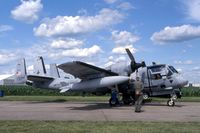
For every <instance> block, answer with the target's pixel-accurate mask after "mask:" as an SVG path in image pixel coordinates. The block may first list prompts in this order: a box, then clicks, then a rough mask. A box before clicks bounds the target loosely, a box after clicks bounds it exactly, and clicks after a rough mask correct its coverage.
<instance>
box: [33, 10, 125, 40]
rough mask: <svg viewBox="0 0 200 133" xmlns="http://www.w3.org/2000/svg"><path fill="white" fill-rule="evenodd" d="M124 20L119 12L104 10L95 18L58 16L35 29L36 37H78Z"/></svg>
mask: <svg viewBox="0 0 200 133" xmlns="http://www.w3.org/2000/svg"><path fill="white" fill-rule="evenodd" d="M122 19H123V15H122V14H121V13H120V12H118V11H117V10H111V9H102V10H101V11H100V12H99V13H98V14H97V15H95V16H57V17H55V18H52V19H46V21H45V22H43V23H42V24H40V25H39V27H37V28H34V32H35V35H36V36H47V37H50V36H58V35H77V34H83V33H88V32H92V31H96V30H99V29H102V28H105V27H107V26H110V25H113V24H116V23H118V22H120V21H121V20H122Z"/></svg>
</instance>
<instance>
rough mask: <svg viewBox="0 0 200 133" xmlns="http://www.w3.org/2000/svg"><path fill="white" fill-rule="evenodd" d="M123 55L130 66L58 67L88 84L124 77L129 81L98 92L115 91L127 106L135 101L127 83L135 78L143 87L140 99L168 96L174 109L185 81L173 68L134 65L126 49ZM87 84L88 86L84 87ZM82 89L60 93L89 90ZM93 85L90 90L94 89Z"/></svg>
mask: <svg viewBox="0 0 200 133" xmlns="http://www.w3.org/2000/svg"><path fill="white" fill-rule="evenodd" d="M126 52H127V54H128V56H129V58H130V60H131V62H130V63H128V64H127V63H122V62H118V63H116V64H113V65H111V66H109V67H107V68H105V69H103V68H99V67H97V66H93V65H89V64H87V63H84V62H80V61H73V62H67V63H64V64H61V65H59V66H58V67H59V68H60V69H62V70H63V71H64V72H66V73H70V74H72V75H74V76H75V77H77V78H80V79H81V80H82V81H85V82H87V81H92V80H94V79H97V78H103V77H105V76H119V75H121V76H127V77H129V78H130V80H129V82H127V81H126V82H122V83H120V84H117V85H115V86H112V88H111V87H108V86H107V87H102V88H101V90H102V91H101V93H102V94H105V93H107V92H111V91H116V92H119V93H122V101H123V103H124V104H130V103H131V102H133V101H134V99H135V91H134V86H133V85H132V84H130V82H131V81H134V80H135V79H136V77H137V76H139V77H140V78H141V80H142V82H143V84H144V98H145V99H146V98H148V97H153V96H157V97H169V98H170V99H169V100H168V101H167V104H168V105H169V106H174V104H175V99H176V98H177V97H178V98H180V97H181V88H182V87H184V86H185V85H186V84H187V83H188V81H187V80H184V79H183V78H182V76H181V75H180V74H179V73H178V71H177V70H176V69H175V68H174V67H173V66H168V65H165V64H162V65H161V64H159V65H156V64H153V65H152V66H146V64H145V62H144V61H143V62H141V63H136V62H135V59H134V56H133V55H132V53H131V52H130V51H129V49H126ZM91 83H92V82H91ZM85 85H88V84H84V86H85ZM84 86H76V85H71V86H64V87H62V88H63V89H62V92H64V91H68V90H79V91H85V92H87V91H88V90H89V89H88V88H87V87H84ZM94 88H95V85H94V86H93V88H91V89H92V90H94ZM113 99H115V98H113V97H112V95H111V98H110V100H109V103H110V105H116V104H117V103H118V100H113Z"/></svg>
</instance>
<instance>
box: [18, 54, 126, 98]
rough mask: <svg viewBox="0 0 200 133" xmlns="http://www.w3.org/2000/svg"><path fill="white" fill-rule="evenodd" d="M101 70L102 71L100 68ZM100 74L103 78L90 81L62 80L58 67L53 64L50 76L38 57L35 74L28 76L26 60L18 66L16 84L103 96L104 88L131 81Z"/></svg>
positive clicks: (106, 72)
mask: <svg viewBox="0 0 200 133" xmlns="http://www.w3.org/2000/svg"><path fill="white" fill-rule="evenodd" d="M99 70H101V69H100V68H99ZM96 72H98V71H96ZM99 74H100V75H103V77H95V78H90V80H81V81H80V80H77V79H70V78H61V77H60V75H59V72H58V68H57V66H56V65H55V64H51V65H50V75H47V72H46V68H45V65H44V61H43V58H42V57H38V58H37V60H36V62H35V64H34V74H27V72H26V63H25V59H22V60H20V62H19V63H18V64H17V71H16V74H15V75H16V78H15V83H26V84H27V85H30V86H33V87H38V88H44V89H58V90H60V92H66V91H68V90H73V91H80V90H87V92H91V93H96V94H98V93H99V94H101V93H102V92H104V91H105V90H103V89H102V88H105V87H112V86H115V85H118V84H121V83H124V82H128V80H129V77H127V76H117V75H114V74H112V72H110V71H106V70H103V73H99ZM110 74H112V76H110Z"/></svg>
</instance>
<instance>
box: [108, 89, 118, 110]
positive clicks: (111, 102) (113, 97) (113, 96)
mask: <svg viewBox="0 0 200 133" xmlns="http://www.w3.org/2000/svg"><path fill="white" fill-rule="evenodd" d="M109 105H110V106H111V107H112V106H116V105H119V94H118V92H117V91H116V90H112V92H111V98H110V99H109Z"/></svg>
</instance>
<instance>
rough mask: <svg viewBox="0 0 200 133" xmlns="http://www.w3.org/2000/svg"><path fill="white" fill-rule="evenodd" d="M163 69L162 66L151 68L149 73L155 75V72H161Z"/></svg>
mask: <svg viewBox="0 0 200 133" xmlns="http://www.w3.org/2000/svg"><path fill="white" fill-rule="evenodd" d="M164 68H165V66H164V65H161V66H155V67H151V68H150V69H151V71H152V72H153V73H155V72H161V71H163V69H164Z"/></svg>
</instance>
